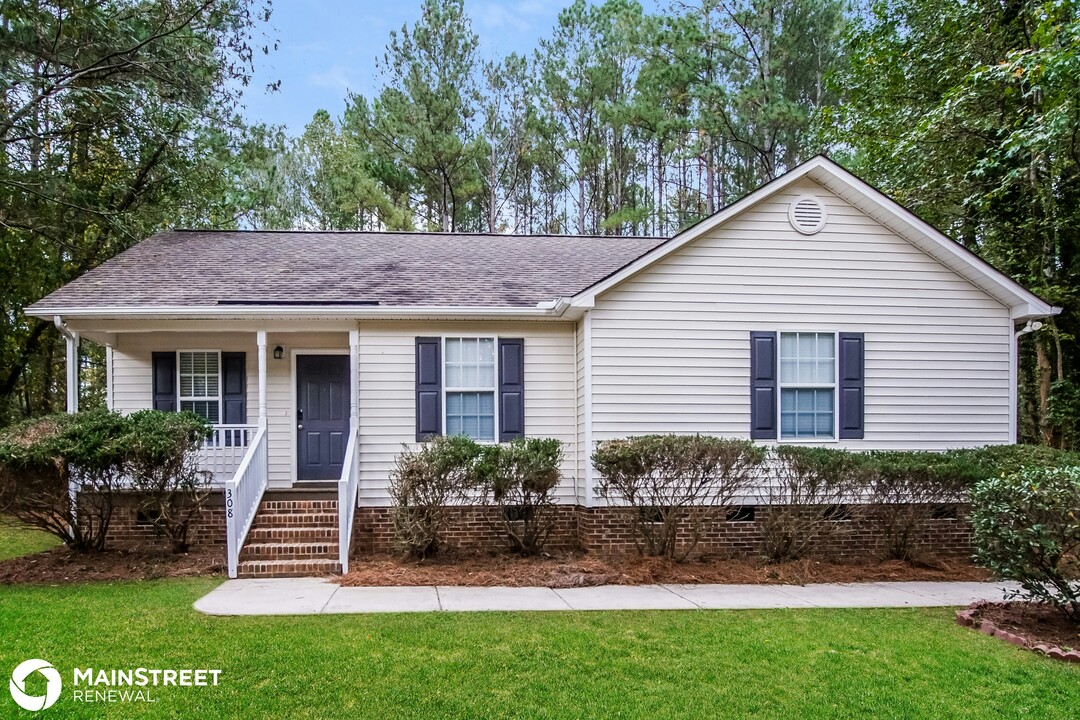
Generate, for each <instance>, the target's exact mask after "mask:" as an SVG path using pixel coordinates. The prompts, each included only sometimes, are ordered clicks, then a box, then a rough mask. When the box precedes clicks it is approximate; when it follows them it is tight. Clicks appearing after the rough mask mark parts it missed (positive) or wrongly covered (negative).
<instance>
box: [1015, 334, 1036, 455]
mask: <svg viewBox="0 0 1080 720" xmlns="http://www.w3.org/2000/svg"><path fill="white" fill-rule="evenodd" d="M1042 326H1043V325H1042V323H1041V322H1038V321H1037V320H1028V321H1027V324H1026V325H1024V327H1022V328H1020V329H1019V330H1016V331H1015V332H1014V333H1013V341H1012V343H1010V345H1009V438H1010V440H1012V442H1014V443H1018V442H1020V435H1019V427H1018V425H1019V418H1018V415H1019V414H1020V398H1019V392H1020V382H1019V376H1020V367H1019V363H1020V338H1021V337H1023V336H1024V335H1027V334H1028V333H1033V332H1035V331H1036V330H1041V329H1042Z"/></svg>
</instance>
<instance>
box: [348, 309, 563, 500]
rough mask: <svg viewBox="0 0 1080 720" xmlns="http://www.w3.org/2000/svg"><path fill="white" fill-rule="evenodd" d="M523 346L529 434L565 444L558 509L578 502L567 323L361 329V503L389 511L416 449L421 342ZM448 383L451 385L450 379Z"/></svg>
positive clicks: (400, 324)
mask: <svg viewBox="0 0 1080 720" xmlns="http://www.w3.org/2000/svg"><path fill="white" fill-rule="evenodd" d="M484 335H487V336H488V337H491V336H499V337H508V338H511V337H512V338H524V340H525V435H526V437H553V438H557V439H559V440H561V441H562V442H563V449H564V453H565V458H564V461H563V465H562V474H563V479H562V483H561V484H560V486H559V489H558V499H559V501H560V502H574V499H575V483H576V472H577V463H576V462H575V460H576V457H577V446H576V440H577V435H576V432H575V427H576V422H575V421H576V414H577V387H576V382H575V345H574V325H573V324H572V323H563V322H533V323H524V322H522V323H514V322H395V321H386V322H375V321H372V322H367V321H364V322H361V323H360V446H359V451H360V503H361V504H362V505H386V504H389V497H388V496H387V492H386V484H387V481H388V479H389V477H390V472H391V471H392V470H393V467H394V461H395V459H396V458H397V456H398V455H399V454H400V453H401V451H402V448H403V446H406V447H416V442H415V440H416V377H415V375H414V373H415V368H416V338H417V337H466V336H473V337H477V336H484ZM444 380H445V378H444Z"/></svg>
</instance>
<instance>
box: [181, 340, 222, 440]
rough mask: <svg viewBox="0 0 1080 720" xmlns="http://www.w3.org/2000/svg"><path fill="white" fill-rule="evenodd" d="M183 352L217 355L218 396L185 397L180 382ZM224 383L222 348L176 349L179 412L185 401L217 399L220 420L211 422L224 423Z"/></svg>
mask: <svg viewBox="0 0 1080 720" xmlns="http://www.w3.org/2000/svg"><path fill="white" fill-rule="evenodd" d="M183 353H214V354H216V355H217V362H218V372H217V376H218V391H217V397H216V398H212V397H210V396H209V395H207V396H206V397H198V398H197V397H192V396H187V397H184V395H183V393H181V392H180V387H181V383H180V375H181V371H180V355H181V354H183ZM224 384H225V378H224V372H223V370H222V367H221V350H220V349H217V350H214V349H212V348H185V349H183V350H177V351H176V410H177V412H182V411H183V404H184V402H185V401H186V402H207V401H210V400H215V399H216V400H217V406H218V421H217V422H216V423H211V425H215V426H216V425H223V424H224V423H223V422H222V420H224V418H223V417H222V414H221V413H222V410H223V408H222V407H221V403H222V400H223V398H222V392H221V391H222V386H223V385H224Z"/></svg>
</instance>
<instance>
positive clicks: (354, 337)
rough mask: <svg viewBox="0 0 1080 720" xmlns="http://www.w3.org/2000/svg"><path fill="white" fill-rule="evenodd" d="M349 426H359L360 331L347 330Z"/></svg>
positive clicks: (354, 427) (354, 428)
mask: <svg viewBox="0 0 1080 720" xmlns="http://www.w3.org/2000/svg"><path fill="white" fill-rule="evenodd" d="M349 388H350V392H349V427H351V428H352V430H353V432H355V431H356V428H357V427H359V426H360V331H359V330H350V331H349Z"/></svg>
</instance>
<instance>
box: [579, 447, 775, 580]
mask: <svg viewBox="0 0 1080 720" xmlns="http://www.w3.org/2000/svg"><path fill="white" fill-rule="evenodd" d="M764 458H765V450H764V448H761V447H757V446H755V445H754V444H753V443H751V442H749V441H747V440H729V439H726V438H715V437H708V436H704V435H645V436H641V437H632V438H627V439H625V440H608V441H604V442H600V443H598V444H597V448H596V451H595V452H594V453H593V456H592V462H593V465H594V467H595V468H596V470H597V472H599V473H600V476H601V481H600V483H599V486H598V488H597V491H598V494H599V495H600V497H604V498H608V499H609V500H614V501H615V502H614V503H613V504H612V506H611V509H612V511H613V512H615V513H618V514H619V515H621V516H622V517H623V518H624V520H625V521H626V522H627V523H628V524H629V525H630V528H631V532H632V533H633V536H634V542H635V543H636V544H637V547H638V550H639V551H640V552H643V553H646V554H648V555H653V556H660V557H668V558H671V559H673V560H677V561H681V560H684V559H686V557H687V556H688V555H689V554H690V553H691V552H692V551H693V549H694V547H696V546H697V544H698V542H699V541H700V539H701V535H702V532H703V531H704V529H705V527H706V525H707V524H708V523H709V522H711V521H713V520H714V519H715V518H716V517H717V516H718V515H719V516H721V517H725V516H726V515H727V512H728V509H729V507H730V506H731V504H732V502H733V500H734V499H735V498H736V497H738V496H740V495H742V494H745V492H746V491H747V490H748V487H749V485H750V482H751V480H752V479H753V478H754V477H755V476H756V474H757V470H758V467H759V466H760V465H761V463H762V461H763V460H764ZM680 522H684V523H685V526H686V527H687V528H688V530H689V533H688V536H684V537H685V541H684V542H682V543H680V542H679V538H680V535H679V524H680Z"/></svg>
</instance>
